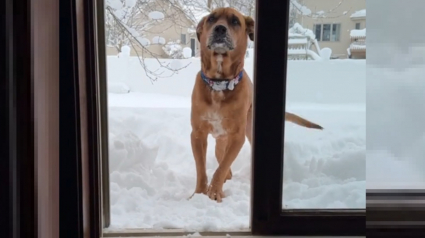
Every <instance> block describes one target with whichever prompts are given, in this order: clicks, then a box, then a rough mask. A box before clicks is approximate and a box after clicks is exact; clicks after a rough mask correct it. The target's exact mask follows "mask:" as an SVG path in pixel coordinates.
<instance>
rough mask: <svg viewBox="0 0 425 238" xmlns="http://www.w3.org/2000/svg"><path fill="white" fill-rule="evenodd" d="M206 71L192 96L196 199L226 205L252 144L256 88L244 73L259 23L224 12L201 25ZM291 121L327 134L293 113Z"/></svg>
mask: <svg viewBox="0 0 425 238" xmlns="http://www.w3.org/2000/svg"><path fill="white" fill-rule="evenodd" d="M196 33H197V36H198V40H199V42H200V46H201V47H200V48H201V71H200V72H199V73H198V74H197V76H196V81H195V86H194V88H193V92H192V109H191V125H192V133H191V144H192V152H193V156H194V157H195V162H196V174H197V180H196V189H195V193H204V194H207V195H208V197H209V198H211V199H213V200H217V201H218V202H221V200H222V198H223V197H224V194H223V190H222V189H223V184H224V182H225V181H226V180H228V179H231V178H232V171H231V170H230V166H231V165H232V163H233V161H234V160H235V159H236V156H237V155H238V154H239V151H240V150H241V148H242V145H243V144H244V142H245V136H246V137H248V141H249V142H250V143H251V142H252V100H253V84H252V82H251V80H250V78H249V77H248V75H247V74H246V72H245V70H244V68H243V67H244V57H245V52H246V49H247V43H248V37H249V38H250V39H251V40H254V20H253V19H252V18H251V17H248V16H244V15H242V14H241V13H239V12H238V11H236V10H235V9H233V8H218V9H215V10H214V11H212V12H211V14H210V15H208V16H205V17H204V18H202V20H201V21H200V22H199V24H198V26H197V30H196ZM285 120H287V121H291V122H294V123H296V124H298V125H301V126H305V127H308V128H317V129H322V127H321V126H319V125H316V124H314V123H312V122H309V121H307V120H305V119H303V118H301V117H299V116H296V115H294V114H291V113H286V114H285ZM208 134H212V136H213V137H214V138H215V139H216V147H215V155H216V157H217V161H218V163H219V166H218V168H217V170H216V171H215V173H214V176H213V178H212V180H211V183H210V185H209V186H208V179H207V174H206V152H207V137H208Z"/></svg>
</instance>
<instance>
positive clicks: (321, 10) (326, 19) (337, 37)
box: [296, 0, 366, 59]
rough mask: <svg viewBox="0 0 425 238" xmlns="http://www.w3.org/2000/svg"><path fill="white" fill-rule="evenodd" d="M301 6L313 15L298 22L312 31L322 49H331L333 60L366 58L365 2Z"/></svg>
mask: <svg viewBox="0 0 425 238" xmlns="http://www.w3.org/2000/svg"><path fill="white" fill-rule="evenodd" d="M298 2H299V3H300V4H301V5H303V6H305V7H306V8H308V9H310V10H311V12H312V14H310V15H306V14H298V15H297V17H296V21H297V22H298V23H299V24H301V25H302V26H303V27H304V28H306V29H311V30H313V32H314V34H315V35H316V39H317V41H318V43H319V46H320V48H322V49H323V48H330V49H332V56H331V58H339V59H345V58H363V59H364V58H366V0H344V1H341V0H299V1H298ZM352 30H354V31H352ZM363 33H364V35H362V34H363Z"/></svg>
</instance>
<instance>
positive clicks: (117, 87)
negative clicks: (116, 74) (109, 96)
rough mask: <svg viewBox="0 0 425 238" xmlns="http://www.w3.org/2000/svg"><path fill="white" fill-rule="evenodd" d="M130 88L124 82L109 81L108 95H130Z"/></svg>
mask: <svg viewBox="0 0 425 238" xmlns="http://www.w3.org/2000/svg"><path fill="white" fill-rule="evenodd" d="M129 92H130V88H129V87H128V86H127V85H126V84H125V83H122V82H115V81H112V80H111V81H109V82H108V93H129Z"/></svg>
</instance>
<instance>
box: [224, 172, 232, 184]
mask: <svg viewBox="0 0 425 238" xmlns="http://www.w3.org/2000/svg"><path fill="white" fill-rule="evenodd" d="M232 177H233V174H232V170H231V169H229V172H228V173H227V175H226V178H225V179H224V182H226V181H227V180H231V179H232Z"/></svg>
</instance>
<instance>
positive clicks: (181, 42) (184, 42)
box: [180, 33, 187, 45]
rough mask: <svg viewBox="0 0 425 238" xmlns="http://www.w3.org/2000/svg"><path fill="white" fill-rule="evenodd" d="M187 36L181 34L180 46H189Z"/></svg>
mask: <svg viewBox="0 0 425 238" xmlns="http://www.w3.org/2000/svg"><path fill="white" fill-rule="evenodd" d="M183 36H184V40H183ZM186 37H187V34H186V33H180V44H182V45H186V44H187V39H186Z"/></svg>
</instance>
